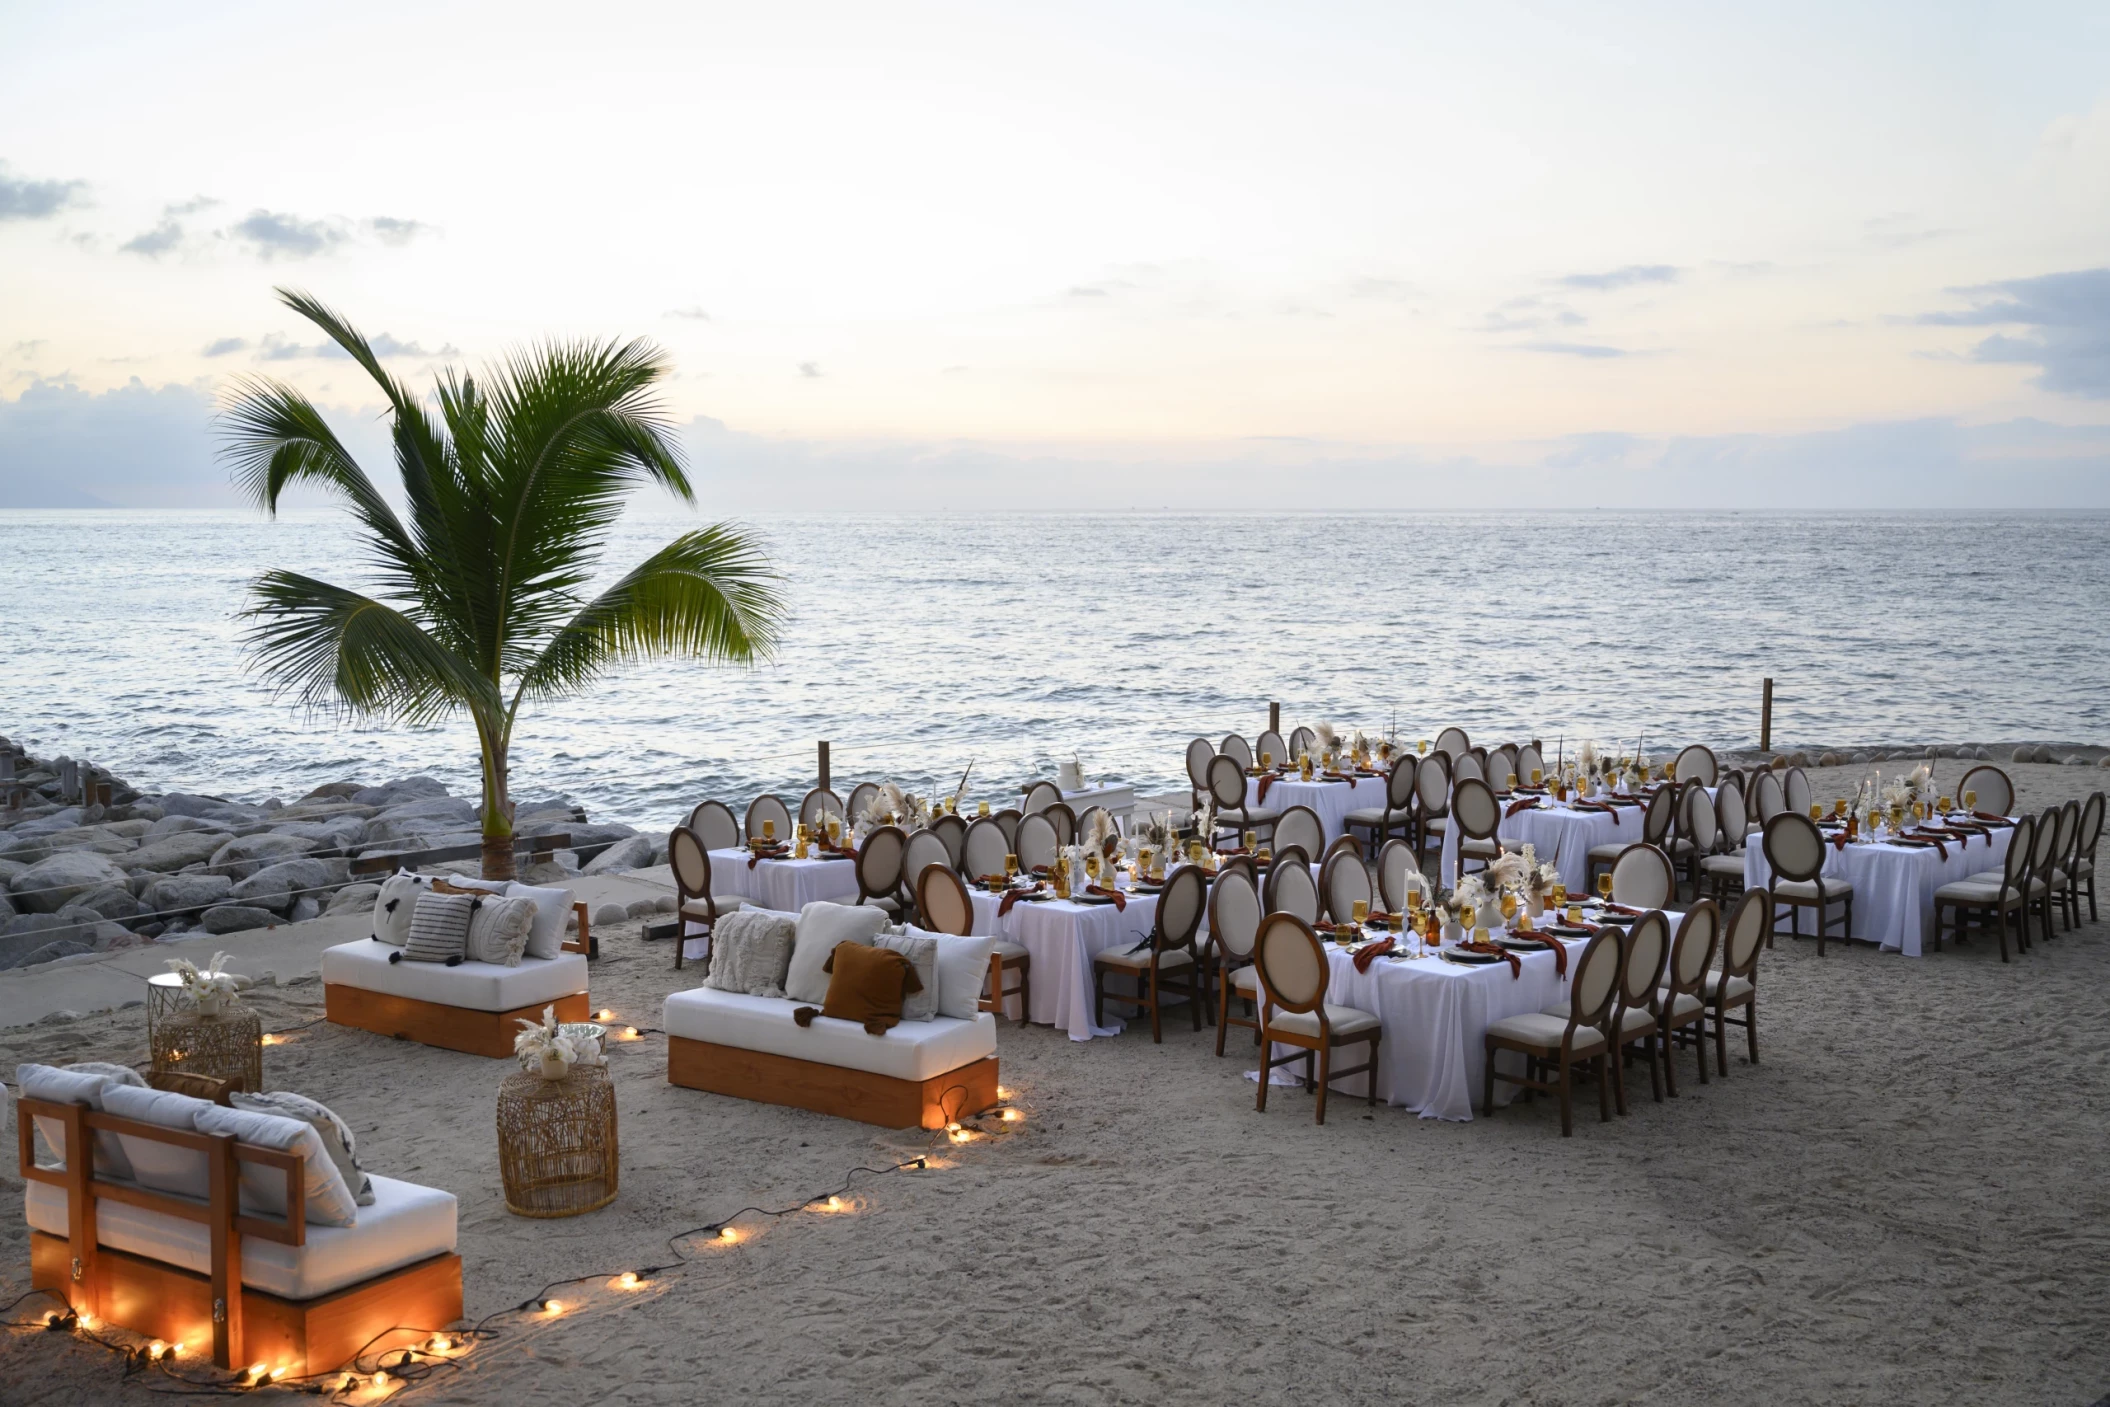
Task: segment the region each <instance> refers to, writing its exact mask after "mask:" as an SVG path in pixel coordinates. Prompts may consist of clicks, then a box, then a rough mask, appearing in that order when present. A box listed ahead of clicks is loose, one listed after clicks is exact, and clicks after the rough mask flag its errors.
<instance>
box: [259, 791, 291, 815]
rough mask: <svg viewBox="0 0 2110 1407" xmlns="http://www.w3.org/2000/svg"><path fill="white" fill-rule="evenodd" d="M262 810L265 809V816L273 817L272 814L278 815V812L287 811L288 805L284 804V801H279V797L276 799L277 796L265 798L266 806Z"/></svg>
mask: <svg viewBox="0 0 2110 1407" xmlns="http://www.w3.org/2000/svg"><path fill="white" fill-rule="evenodd" d="M262 809H263V812H264V814H265V815H266V816H269V815H272V814H274V813H276V812H279V811H283V810H285V809H286V803H285V802H283V801H280V800H279V799H278V798H277V797H275V796H267V797H265V798H264V805H263V808H262Z"/></svg>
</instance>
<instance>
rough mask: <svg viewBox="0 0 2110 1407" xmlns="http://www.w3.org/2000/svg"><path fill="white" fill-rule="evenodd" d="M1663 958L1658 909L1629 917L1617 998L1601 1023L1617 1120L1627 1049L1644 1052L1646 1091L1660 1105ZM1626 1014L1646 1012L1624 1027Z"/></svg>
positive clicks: (1664, 928) (1666, 927)
mask: <svg viewBox="0 0 2110 1407" xmlns="http://www.w3.org/2000/svg"><path fill="white" fill-rule="evenodd" d="M1651 945H1653V946H1654V948H1655V950H1656V956H1655V961H1654V964H1653V965H1652V966H1649V967H1643V966H1642V963H1643V960H1644V958H1645V956H1646V954H1647V953H1648V950H1649V947H1650V946H1651ZM1669 960H1670V920H1669V919H1667V918H1665V917H1664V916H1663V910H1661V909H1650V910H1649V911H1648V912H1647V913H1645V914H1643V915H1642V916H1641V917H1640V918H1637V919H1635V920H1634V925H1633V927H1632V928H1630V929H1628V930H1627V935H1626V943H1625V944H1624V946H1622V948H1621V949H1620V953H1619V981H1618V984H1617V986H1618V989H1619V1000H1618V1001H1617V1002H1615V1003H1613V1006H1612V1014H1611V1018H1610V1019H1609V1020H1607V1021H1606V1022H1605V1037H1606V1039H1608V1040H1609V1041H1610V1042H1611V1043H1612V1051H1611V1054H1612V1082H1613V1083H1612V1104H1613V1107H1614V1108H1616V1109H1618V1111H1619V1113H1620V1117H1622V1118H1624V1117H1625V1116H1626V1113H1627V1107H1626V1062H1627V1047H1629V1046H1632V1045H1637V1044H1638V1045H1642V1046H1644V1047H1645V1048H1646V1049H1647V1051H1648V1084H1649V1090H1650V1092H1651V1093H1652V1094H1653V1095H1654V1097H1655V1101H1656V1103H1658V1104H1661V1103H1662V1102H1663V1069H1662V1064H1661V1062H1660V1061H1659V1060H1658V1058H1657V1050H1656V1047H1657V1045H1658V1044H1659V1042H1660V1039H1661V1037H1662V1035H1663V1013H1664V1012H1665V1011H1666V1010H1667V1009H1668V1007H1667V1005H1666V1004H1665V1002H1664V1000H1663V993H1662V990H1661V989H1662V986H1663V965H1664V963H1666V962H1668V961H1669ZM1629 1011H1639V1012H1643V1013H1646V1015H1647V1017H1648V1019H1647V1021H1646V1023H1645V1024H1642V1025H1638V1026H1635V1027H1633V1028H1631V1029H1629V1028H1628V1026H1627V1021H1626V1014H1627V1013H1628V1012H1629Z"/></svg>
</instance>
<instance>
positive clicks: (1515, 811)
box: [1504, 796, 1539, 816]
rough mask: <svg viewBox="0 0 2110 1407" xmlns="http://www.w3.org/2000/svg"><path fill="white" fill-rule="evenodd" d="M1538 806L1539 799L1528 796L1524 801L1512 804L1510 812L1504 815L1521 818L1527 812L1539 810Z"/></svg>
mask: <svg viewBox="0 0 2110 1407" xmlns="http://www.w3.org/2000/svg"><path fill="white" fill-rule="evenodd" d="M1538 805H1539V799H1538V798H1537V797H1535V796H1527V797H1525V798H1524V799H1523V800H1522V801H1517V802H1512V803H1510V807H1509V810H1508V811H1507V812H1505V813H1504V814H1506V815H1510V816H1521V815H1523V814H1524V813H1525V812H1526V811H1536V810H1537V809H1538Z"/></svg>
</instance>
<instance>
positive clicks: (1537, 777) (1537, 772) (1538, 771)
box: [1531, 767, 1546, 787]
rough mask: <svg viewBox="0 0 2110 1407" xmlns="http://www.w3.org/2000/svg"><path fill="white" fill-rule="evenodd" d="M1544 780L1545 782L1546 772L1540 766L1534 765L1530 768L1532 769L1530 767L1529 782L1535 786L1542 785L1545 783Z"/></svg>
mask: <svg viewBox="0 0 2110 1407" xmlns="http://www.w3.org/2000/svg"><path fill="white" fill-rule="evenodd" d="M1545 782H1546V773H1545V771H1544V770H1543V769H1542V768H1538V767H1534V768H1532V769H1531V784H1532V785H1533V786H1535V787H1536V786H1543V785H1545Z"/></svg>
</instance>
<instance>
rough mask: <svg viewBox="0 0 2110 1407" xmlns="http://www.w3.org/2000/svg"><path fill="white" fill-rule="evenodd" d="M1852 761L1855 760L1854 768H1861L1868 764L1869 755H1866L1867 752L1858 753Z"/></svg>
mask: <svg viewBox="0 0 2110 1407" xmlns="http://www.w3.org/2000/svg"><path fill="white" fill-rule="evenodd" d="M1852 760H1853V765H1854V766H1856V767H1860V766H1863V765H1865V764H1866V763H1867V762H1868V754H1867V753H1865V752H1857V753H1855V754H1854V755H1853V759H1852Z"/></svg>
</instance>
